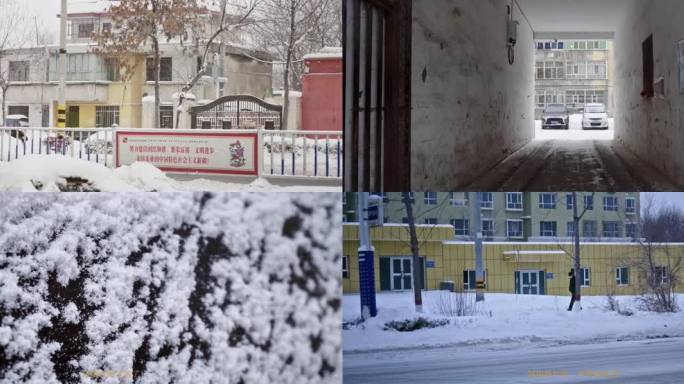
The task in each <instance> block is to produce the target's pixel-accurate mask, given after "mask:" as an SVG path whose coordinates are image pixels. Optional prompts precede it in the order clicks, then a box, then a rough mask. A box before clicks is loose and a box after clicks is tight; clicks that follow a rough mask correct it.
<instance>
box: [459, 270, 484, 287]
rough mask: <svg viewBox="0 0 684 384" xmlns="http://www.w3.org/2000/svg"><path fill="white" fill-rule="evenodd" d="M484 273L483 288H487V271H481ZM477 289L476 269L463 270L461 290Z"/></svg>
mask: <svg viewBox="0 0 684 384" xmlns="http://www.w3.org/2000/svg"><path fill="white" fill-rule="evenodd" d="M482 272H483V274H484V283H485V289H486V288H487V271H486V270H484V271H482ZM475 289H477V271H474V270H472V269H467V270H465V271H463V290H464V291H474V290H475Z"/></svg>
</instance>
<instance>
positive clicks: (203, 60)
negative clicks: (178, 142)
mask: <svg viewBox="0 0 684 384" xmlns="http://www.w3.org/2000/svg"><path fill="white" fill-rule="evenodd" d="M262 1H263V0H242V1H241V0H230V1H229V0H220V4H219V11H218V12H217V13H216V14H214V15H213V16H217V22H216V23H214V22H213V20H212V22H210V23H209V28H207V27H206V26H205V25H201V24H200V25H196V26H197V27H199V28H198V30H196V31H194V32H195V42H196V49H197V50H198V51H201V55H200V56H199V62H198V67H199V68H198V70H197V72H196V73H195V75H194V76H192V77H191V78H190V79H189V80H188V81H187V83H186V84H185V85H184V86H183V88H182V89H181V92H180V94H179V97H178V107H179V108H180V106H181V105H182V104H183V101H184V100H185V98H186V94H187V93H188V92H190V91H191V90H192V89H193V88H194V87H195V85H197V82H198V81H199V80H200V79H201V78H202V77H203V76H205V75H206V74H207V69H208V66H209V64H212V59H213V57H214V56H215V55H216V54H221V55H222V54H223V52H222V47H223V46H224V44H225V40H226V39H227V38H228V39H229V38H231V36H230V33H231V32H233V31H235V30H237V29H241V28H245V27H246V26H248V25H250V24H252V23H253V22H254V21H253V18H252V15H253V14H254V13H255V11H256V10H257V7H258V6H259V4H260V3H261V2H262ZM211 5H216V4H214V3H211ZM230 11H232V13H231V12H230ZM210 18H211V16H210ZM179 122H180V109H177V112H176V128H178V125H179Z"/></svg>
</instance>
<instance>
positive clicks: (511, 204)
mask: <svg viewBox="0 0 684 384" xmlns="http://www.w3.org/2000/svg"><path fill="white" fill-rule="evenodd" d="M522 199H523V194H522V192H508V193H506V209H507V210H509V211H522V209H523V201H522Z"/></svg>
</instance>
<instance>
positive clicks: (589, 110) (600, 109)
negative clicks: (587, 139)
mask: <svg viewBox="0 0 684 384" xmlns="http://www.w3.org/2000/svg"><path fill="white" fill-rule="evenodd" d="M582 129H608V113H607V112H606V106H605V105H603V104H587V105H586V106H585V107H584V114H583V115H582Z"/></svg>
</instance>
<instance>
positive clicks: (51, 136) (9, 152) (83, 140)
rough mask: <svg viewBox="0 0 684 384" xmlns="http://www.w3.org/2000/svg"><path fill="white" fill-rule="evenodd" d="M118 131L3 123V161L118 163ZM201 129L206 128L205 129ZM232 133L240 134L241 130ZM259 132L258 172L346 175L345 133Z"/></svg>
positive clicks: (0, 138)
mask: <svg viewBox="0 0 684 384" xmlns="http://www.w3.org/2000/svg"><path fill="white" fill-rule="evenodd" d="M116 130H117V128H116V127H113V128H64V129H60V128H33V127H21V128H18V127H0V162H3V161H4V162H7V161H14V160H18V159H20V158H21V157H24V156H28V155H53V154H56V155H63V156H68V157H72V158H77V159H82V160H86V161H92V162H96V163H99V164H102V165H105V166H107V167H111V168H114V167H115V166H116V165H115V160H114V159H115V155H116V153H115V151H116V143H115V142H114V140H115V139H114V138H115V137H116ZM220 131H221V132H226V131H225V130H220ZM202 132H205V133H206V130H202ZM230 132H235V133H240V132H241V130H230ZM250 132H254V131H250ZM258 132H259V142H260V145H259V148H258V150H259V160H260V164H259V166H260V172H259V174H260V175H262V176H266V177H302V178H327V179H342V175H343V169H342V167H343V164H344V154H343V150H344V146H343V143H342V132H328V131H272V130H265V129H259V130H258Z"/></svg>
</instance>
